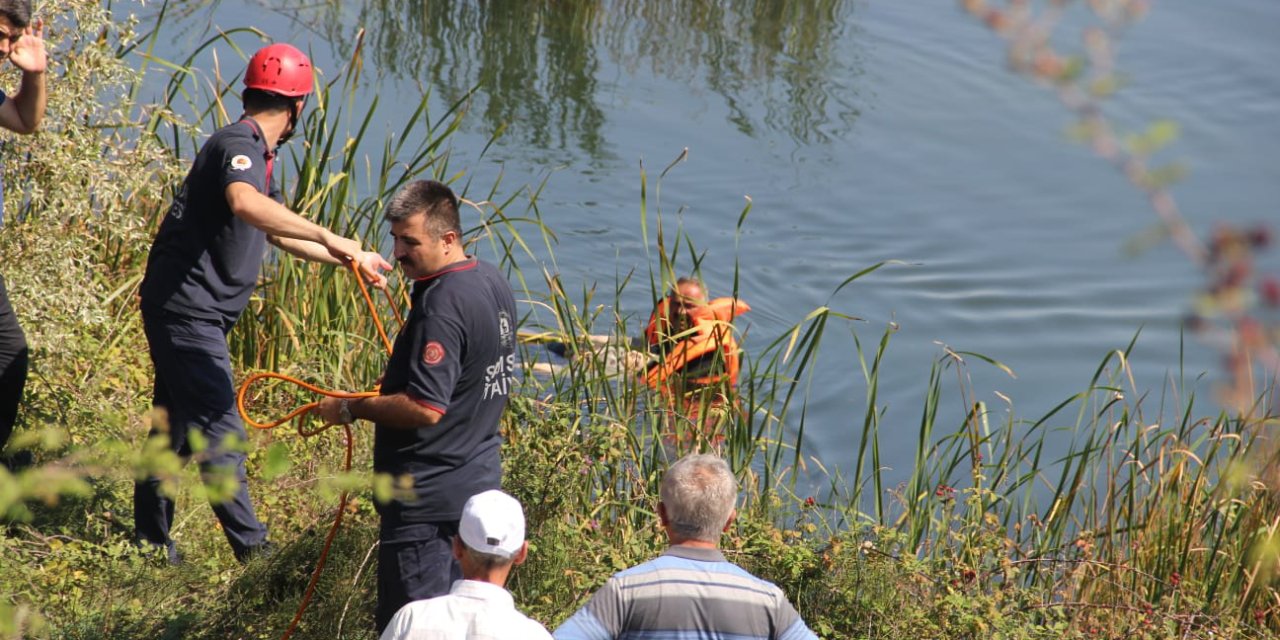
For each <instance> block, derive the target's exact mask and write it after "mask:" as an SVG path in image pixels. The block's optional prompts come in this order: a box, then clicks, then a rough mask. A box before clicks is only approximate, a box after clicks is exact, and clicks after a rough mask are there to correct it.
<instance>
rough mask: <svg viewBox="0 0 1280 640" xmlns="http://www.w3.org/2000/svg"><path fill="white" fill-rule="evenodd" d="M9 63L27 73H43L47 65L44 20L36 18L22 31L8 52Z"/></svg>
mask: <svg viewBox="0 0 1280 640" xmlns="http://www.w3.org/2000/svg"><path fill="white" fill-rule="evenodd" d="M9 61H10V62H12V63H13V65H14V66H15V67H18V68H19V69H22V70H23V71H25V72H27V73H43V72H44V70H45V67H46V66H48V64H49V56H48V54H46V53H45V50H44V20H42V19H40V18H36V20H35V21H34V22H32V23H31V25H30V26H28V27H27V28H25V29H23V30H22V36H21V37H20V38H18V41H17V42H15V43H14V44H13V48H11V49H10V50H9Z"/></svg>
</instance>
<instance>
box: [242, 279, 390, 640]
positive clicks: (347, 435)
mask: <svg viewBox="0 0 1280 640" xmlns="http://www.w3.org/2000/svg"><path fill="white" fill-rule="evenodd" d="M347 266H348V267H350V268H351V271H352V273H354V274H355V276H356V282H357V283H359V285H360V293H361V294H363V296H364V301H365V304H366V305H368V307H369V315H370V316H372V317H373V323H374V326H375V327H377V329H378V336H379V337H380V338H382V344H383V346H384V347H386V349H387V353H388V354H389V353H391V339H390V338H388V337H387V332H386V329H384V328H383V326H382V320H381V319H380V318H379V317H378V310H377V307H375V306H374V304H373V297H372V296H370V295H369V288H368V287H367V286H366V285H365V282H364V277H363V276H362V275H361V273H360V267H359V265H357V264H356V263H355V261H354V260H353V261H348V262H347ZM382 293H383V295H384V296H385V297H386V299H387V303H388V304H389V305H390V306H391V311H392V313H394V314H395V317H396V320H397V321H399V322H400V324H401V325H403V324H404V319H403V317H402V316H401V314H400V309H399V308H398V307H397V306H396V302H395V300H394V299H392V297H391V293H390V292H389V291H387V289H386V288H385V287H384V288H383V289H382ZM259 380H281V381H284V382H289V383H292V384H295V385H297V386H299V387H302V388H303V389H306V390H307V391H310V392H312V393H316V394H319V395H323V396H328V397H330V398H351V399H355V398H370V397H373V396H376V395H378V392H377V391H358V392H340V391H330V390H327V389H322V388H320V387H317V386H315V385H313V384H310V383H308V382H304V381H302V380H299V379H298V378H295V377H293V376H287V375H284V374H280V373H274V372H266V373H256V374H254V375H252V376H249V378H248V379H247V380H245V381H244V383H242V384H241V385H240V389H239V391H238V392H237V393H236V408H237V409H238V410H239V411H240V417H241V418H242V419H243V420H244V422H245V424H247V425H249V426H251V427H253V428H254V429H274V428H276V427H278V426H280V425H282V424H284V423H286V422H288V421H290V420H293V419H294V418H296V417H298V416H301V415H303V414H306V413H308V412H310V411H311V410H312V409H313V408H315V407H316V406H318V405H319V404H320V403H319V402H308V403H306V404H303V405H301V406H299V407H297V408H295V409H293V410H292V411H290V412H289V413H287V414H285V416H284V417H282V418H278V419H275V420H271V421H268V422H258V421H257V420H254V419H253V418H252V417H250V416H249V411H248V409H247V408H246V407H245V397H246V396H247V395H248V393H249V387H251V386H253V385H254V384H255V383H257V382H258V381H259ZM333 426H335V425H333V424H324V425H321V426H320V427H317V428H315V429H307V428H306V427H305V426H304V423H303V422H302V421H299V422H298V435H300V436H302V437H304V438H309V437H311V436H314V435H318V434H320V433H323V432H324V431H327V430H328V429H329V428H330V427H333ZM342 431H343V438H344V440H345V441H346V454H345V457H344V461H343V469H342V470H343V472H347V471H350V470H351V452H352V447H353V445H352V436H351V425H349V424H344V425H342ZM346 510H347V492H346V491H343V492H342V496H341V497H340V498H339V499H338V513H337V515H336V516H335V517H334V519H333V525H332V526H330V527H329V533H328V534H327V535H326V536H325V539H324V546H323V547H321V549H320V558H319V559H318V560H316V568H315V569H314V570H313V571H312V572H311V579H310V581H308V582H307V589H306V591H305V592H304V593H303V594H302V602H301V603H300V604H299V605H298V611H297V613H295V614H294V616H293V622H290V623H289V628H288V629H286V630H285V632H284V636H282V637H281V640H288V639H289V637H290V636H292V635H293V632H294V631H295V630H296V629H297V627H298V622H299V621H300V620H302V614H303V613H304V612H306V610H307V606H309V605H310V604H311V597H312V596H313V595H315V590H316V585H317V584H318V583H319V582H320V573H321V572H322V571H324V565H325V562H326V561H327V560H328V558H329V549H330V548H332V547H333V540H334V538H336V537H337V535H338V529H340V528H341V527H342V516H343V514H344V513H346Z"/></svg>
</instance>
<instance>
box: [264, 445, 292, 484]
mask: <svg viewBox="0 0 1280 640" xmlns="http://www.w3.org/2000/svg"><path fill="white" fill-rule="evenodd" d="M292 467H293V460H291V459H290V458H289V448H288V447H287V446H285V444H284V443H283V442H274V443H272V444H271V446H270V447H268V448H267V458H266V460H265V461H263V463H262V477H263V478H265V479H266V480H267V481H268V482H270V481H272V480H274V479H276V478H278V477H280V476H281V475H283V474H284V473H285V472H287V471H289V469H290V468H292Z"/></svg>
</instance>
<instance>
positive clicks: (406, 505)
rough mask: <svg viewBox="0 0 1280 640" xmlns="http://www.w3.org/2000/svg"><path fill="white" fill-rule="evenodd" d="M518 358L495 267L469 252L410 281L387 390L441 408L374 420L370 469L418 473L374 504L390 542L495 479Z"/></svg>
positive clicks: (507, 294) (437, 518) (510, 303)
mask: <svg viewBox="0 0 1280 640" xmlns="http://www.w3.org/2000/svg"><path fill="white" fill-rule="evenodd" d="M515 359H516V356H515V300H514V298H513V296H512V294H511V287H510V285H508V284H507V281H506V279H505V278H503V277H502V275H501V274H500V273H499V272H498V270H497V269H496V268H494V267H493V265H490V264H488V263H485V262H480V261H478V260H476V259H475V258H471V259H468V260H466V261H463V262H459V263H455V264H453V265H450V266H449V267H447V268H445V269H443V270H441V271H439V272H437V273H435V274H432V275H430V276H427V277H425V278H422V279H420V280H418V282H417V283H415V284H414V287H413V307H412V309H410V311H409V319H408V321H407V322H406V323H405V325H404V328H403V329H401V331H400V334H399V335H397V336H396V342H395V347H394V348H393V349H392V353H391V358H390V360H389V361H388V362H387V370H386V375H385V376H384V377H383V379H382V394H383V395H390V394H394V393H399V392H404V393H406V394H407V395H408V396H409V397H410V398H412V399H413V400H415V401H417V402H419V403H421V404H423V405H424V406H427V407H430V408H432V409H434V410H436V411H439V412H440V413H442V414H444V415H443V416H442V417H441V418H440V422H438V423H436V424H435V425H433V426H422V427H419V428H417V429H397V428H392V427H388V426H384V425H377V427H376V430H375V432H374V440H373V468H374V471H376V472H379V473H390V474H392V475H394V476H402V475H406V474H408V475H412V476H413V489H414V493H415V495H416V496H417V499H416V500H404V501H401V500H395V501H392V502H390V503H387V504H380V505H378V510H379V512H380V513H381V514H382V518H383V538H384V540H387V541H394V539H395V538H396V537H397V535H398V534H397V533H395V531H396V528H397V527H398V526H400V525H412V524H413V523H423V522H442V521H451V520H457V519H458V518H459V517H461V515H462V505H463V503H465V502H466V501H467V498H470V497H471V496H472V495H475V494H477V493H480V492H482V491H486V490H488V489H497V488H498V487H499V485H500V484H501V480H502V465H501V463H500V461H499V459H498V449H499V446H500V445H501V438H500V437H499V436H498V420H499V418H500V417H501V416H502V410H503V409H504V408H505V407H506V404H507V396H508V394H509V393H510V389H511V386H512V382H513V380H514V376H515V364H516V363H515ZM411 529H412V526H407V527H405V528H403V529H402V531H408V530H411Z"/></svg>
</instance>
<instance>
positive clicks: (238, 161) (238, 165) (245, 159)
mask: <svg viewBox="0 0 1280 640" xmlns="http://www.w3.org/2000/svg"><path fill="white" fill-rule="evenodd" d="M252 166H253V161H252V160H250V159H249V156H246V155H238V156H236V157H234V158H232V159H231V168H232V169H235V170H236V171H247V170H248V169H249V167H252Z"/></svg>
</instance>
